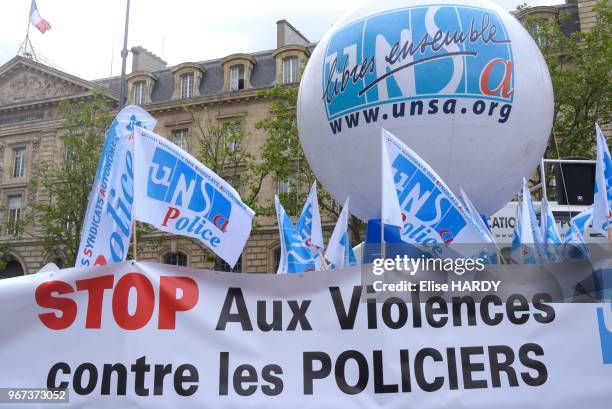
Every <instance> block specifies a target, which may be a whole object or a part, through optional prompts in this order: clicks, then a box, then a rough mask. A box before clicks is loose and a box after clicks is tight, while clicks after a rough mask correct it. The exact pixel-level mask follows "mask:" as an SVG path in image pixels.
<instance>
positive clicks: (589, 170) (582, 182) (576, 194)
mask: <svg viewBox="0 0 612 409" xmlns="http://www.w3.org/2000/svg"><path fill="white" fill-rule="evenodd" d="M563 159H587V158H581V157H569V158H563ZM562 171H563V173H561V172H562ZM555 184H556V189H557V203H558V204H561V205H567V204H569V205H583V206H590V205H592V204H593V186H594V184H595V164H594V163H557V164H555Z"/></svg>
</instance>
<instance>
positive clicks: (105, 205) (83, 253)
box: [75, 105, 157, 267]
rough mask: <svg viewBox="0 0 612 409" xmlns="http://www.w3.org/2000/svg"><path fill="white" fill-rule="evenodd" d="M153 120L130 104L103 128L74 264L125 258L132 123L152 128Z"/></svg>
mask: <svg viewBox="0 0 612 409" xmlns="http://www.w3.org/2000/svg"><path fill="white" fill-rule="evenodd" d="M156 123H157V121H156V120H155V118H153V117H152V116H151V115H149V113H148V112H147V111H145V110H144V109H142V108H140V107H138V106H135V105H130V106H127V107H125V108H123V109H122V110H121V111H120V112H119V113H118V114H117V116H116V117H115V119H114V120H113V123H112V124H111V126H110V128H109V129H108V131H106V139H105V140H104V146H103V148H102V153H101V154H100V160H99V161H98V169H97V171H96V177H95V179H94V182H93V186H92V188H91V193H90V195H89V203H88V205H87V212H86V213H85V220H84V221H83V230H82V232H81V243H80V246H79V252H78V254H77V258H76V264H75V267H87V266H97V265H105V264H109V263H119V262H121V261H125V260H126V257H127V253H128V250H129V245H130V238H131V236H132V220H133V219H132V208H133V206H134V190H133V186H134V125H138V126H141V127H143V128H146V129H153V128H155V124H156Z"/></svg>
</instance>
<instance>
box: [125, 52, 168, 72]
mask: <svg viewBox="0 0 612 409" xmlns="http://www.w3.org/2000/svg"><path fill="white" fill-rule="evenodd" d="M131 51H132V72H136V71H148V72H151V71H157V70H161V69H162V68H166V64H167V63H166V62H165V61H164V60H162V59H161V58H159V57H158V56H156V55H155V54H153V53H152V52H151V51H149V50H147V49H146V48H144V47H140V46H138V47H132V50H131Z"/></svg>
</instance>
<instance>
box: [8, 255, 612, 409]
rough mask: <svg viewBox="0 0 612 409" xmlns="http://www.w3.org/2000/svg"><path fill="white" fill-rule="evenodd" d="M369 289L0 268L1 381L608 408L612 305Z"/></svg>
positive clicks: (251, 277)
mask: <svg viewBox="0 0 612 409" xmlns="http://www.w3.org/2000/svg"><path fill="white" fill-rule="evenodd" d="M361 290H362V289H361V287H360V271H359V268H357V267H354V268H349V269H339V270H335V271H333V272H329V271H325V272H311V273H306V274H304V275H296V276H291V275H283V276H277V275H267V274H232V273H219V272H212V271H203V270H193V269H187V268H180V267H173V266H167V265H159V264H154V263H142V262H136V263H134V262H124V263H120V264H113V265H107V266H103V267H96V268H89V269H69V270H61V271H55V272H44V273H38V274H35V275H31V276H24V277H19V278H12V279H7V280H2V281H0V310H1V311H2V314H0V328H2V335H1V336H0V368H1V369H0V387H6V388H9V387H10V388H26V387H31V388H33V387H67V388H68V389H69V396H70V403H69V404H67V405H61V407H70V408H94V409H95V408H109V407H115V408H128V407H139V408H152V409H154V408H164V409H166V408H178V407H180V408H263V407H265V408H283V409H284V408H287V407H290V408H294V409H297V408H333V409H337V408H342V409H346V408H375V407H385V408H397V409H405V408H407V407H411V408H412V407H414V408H419V409H430V408H431V409H433V408H436V409H439V408H444V407H446V408H451V407H452V408H470V409H480V408H482V409H490V408H491V407H495V408H496V409H503V408H508V409H516V408H530V409H538V408H555V409H565V408H567V409H576V408H588V409H608V408H609V407H610V402H611V401H612V388H610V380H611V379H612V365H611V363H612V354H610V352H612V332H610V331H609V330H608V329H607V328H612V325H611V324H610V323H611V322H612V320H610V315H611V314H612V313H611V311H610V308H609V305H604V306H603V307H602V306H601V305H600V304H552V303H547V302H545V301H543V299H542V298H541V297H540V298H539V299H536V297H535V296H534V298H533V299H530V300H528V301H529V303H520V302H519V303H518V304H517V303H513V304H501V303H496V302H488V303H487V304H484V302H483V303H481V304H480V305H479V306H477V307H476V309H475V313H474V314H467V312H466V310H467V309H466V307H465V306H463V307H461V309H459V312H457V311H455V309H454V308H451V306H450V305H448V308H444V307H443V305H446V304H435V303H433V304H432V303H431V302H430V301H427V302H423V300H422V301H421V302H422V303H411V302H409V303H407V304H406V303H404V302H401V300H399V301H398V300H397V299H395V300H393V299H388V300H387V301H386V303H385V304H375V303H365V302H360V300H359V297H360V295H361ZM367 296H368V297H369V295H367ZM483 305H484V307H483ZM598 315H599V319H598ZM606 321H607V324H606ZM606 327H607V328H606ZM600 334H601V338H600ZM602 349H606V351H607V352H606V353H607V355H604V356H607V358H606V359H605V360H607V361H608V362H607V364H605V363H604V358H602ZM9 406H10V405H9ZM10 407H12V406H10ZM24 407H40V408H43V407H44V408H47V407H50V406H49V405H48V404H32V405H24ZM58 407H59V406H58Z"/></svg>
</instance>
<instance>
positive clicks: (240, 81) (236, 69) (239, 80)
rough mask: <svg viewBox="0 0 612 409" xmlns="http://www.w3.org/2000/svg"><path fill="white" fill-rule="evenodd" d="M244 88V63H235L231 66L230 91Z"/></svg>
mask: <svg viewBox="0 0 612 409" xmlns="http://www.w3.org/2000/svg"><path fill="white" fill-rule="evenodd" d="M241 89H244V65H242V64H240V65H233V66H232V67H231V68H230V91H239V90H241Z"/></svg>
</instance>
